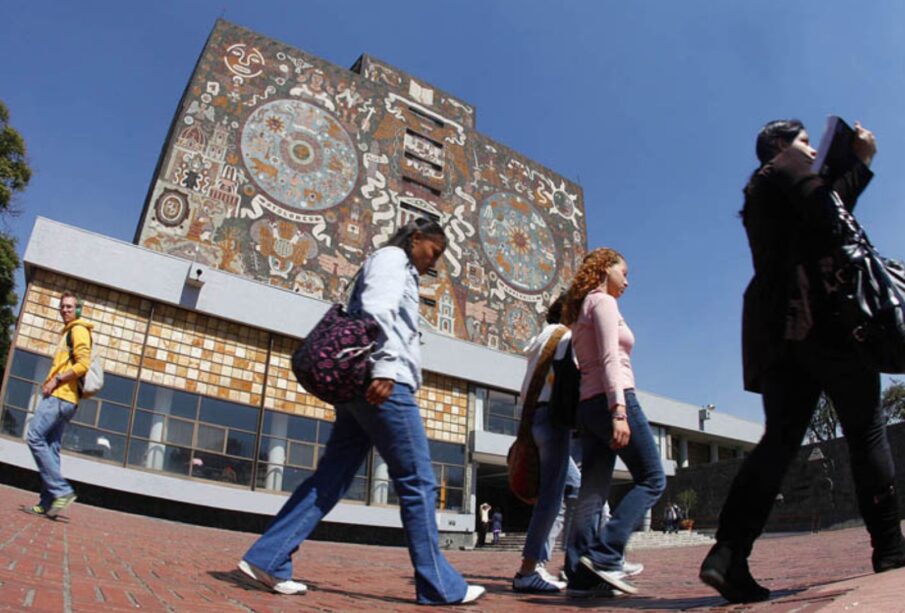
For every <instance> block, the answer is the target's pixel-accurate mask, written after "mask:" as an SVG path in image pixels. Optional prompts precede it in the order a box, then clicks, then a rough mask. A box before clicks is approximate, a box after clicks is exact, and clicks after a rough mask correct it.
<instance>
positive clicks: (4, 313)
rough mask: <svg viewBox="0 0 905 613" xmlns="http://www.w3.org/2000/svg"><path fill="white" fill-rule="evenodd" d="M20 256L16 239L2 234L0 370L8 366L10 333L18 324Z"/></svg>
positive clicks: (0, 245) (0, 242) (0, 259)
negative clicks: (17, 252) (16, 310)
mask: <svg viewBox="0 0 905 613" xmlns="http://www.w3.org/2000/svg"><path fill="white" fill-rule="evenodd" d="M17 268H19V256H17V255H16V239H15V238H13V237H12V236H8V235H6V234H0V371H2V370H3V368H4V367H5V366H6V356H7V355H8V354H9V344H10V334H11V331H12V329H13V326H15V325H16V315H15V313H14V311H13V309H15V308H16V305H17V304H19V297H18V296H16V292H15V291H14V290H15V289H16V278H15V274H16V269H17Z"/></svg>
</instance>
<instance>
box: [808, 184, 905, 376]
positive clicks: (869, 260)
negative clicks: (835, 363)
mask: <svg viewBox="0 0 905 613" xmlns="http://www.w3.org/2000/svg"><path fill="white" fill-rule="evenodd" d="M831 195H832V198H833V202H834V204H835V205H836V212H837V214H838V226H837V228H838V234H839V245H838V248H837V249H836V252H835V253H834V254H833V257H832V258H831V259H830V260H827V261H825V262H826V264H824V265H821V273H822V274H821V276H822V278H823V282H824V288H825V289H826V294H827V298H828V306H829V307H830V313H831V317H832V319H833V322H834V323H835V324H837V325H838V326H839V327H840V328H841V329H842V330H844V332H845V333H846V335H847V336H848V337H849V339H850V340H851V342H852V344H853V345H854V347H855V349H856V351H857V352H858V354H859V356H860V357H861V359H862V360H863V362H864V363H865V364H866V365H867V366H869V367H870V368H872V369H874V370H877V371H879V372H884V373H889V374H903V373H905V265H903V264H902V262H901V261H898V260H890V259H886V258H884V257H882V256H881V255H880V254H879V253H877V250H876V248H875V247H874V246H873V244H871V242H870V239H868V238H867V234H866V233H865V232H864V229H863V228H862V227H861V224H859V223H858V221H857V220H856V219H855V218H854V216H853V215H852V214H851V213H850V212H849V211H848V209H846V208H845V205H844V204H843V202H842V199H841V198H840V197H839V195H838V194H836V192H832V193H831Z"/></svg>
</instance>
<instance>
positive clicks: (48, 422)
mask: <svg viewBox="0 0 905 613" xmlns="http://www.w3.org/2000/svg"><path fill="white" fill-rule="evenodd" d="M81 316H82V305H81V302H80V301H79V299H78V297H77V296H76V295H75V294H73V293H71V292H63V294H62V295H61V296H60V317H61V318H62V319H63V334H62V335H61V336H60V342H59V343H58V344H57V350H56V353H55V354H54V356H53V363H52V364H51V366H50V371H49V372H48V373H47V378H46V379H45V380H44V385H43V387H42V392H43V394H44V398H43V399H42V400H41V402H40V404H38V408H37V410H35V416H34V417H33V418H32V420H31V424H30V425H29V427H28V436H27V437H26V440H27V441H28V447H29V449H31V454H32V455H33V456H34V458H35V464H37V465H38V472H39V473H40V475H41V500H40V502H39V503H38V504H36V505H34V506H33V507H32V508H31V511H32V512H33V513H37V514H39V515H47V516H48V517H56V516H57V515H59V514H60V513H61V512H62V511H63V510H64V509H66V507H68V506H69V505H71V504H72V503H73V502H74V501H75V491H74V490H73V489H72V486H71V485H69V483H68V482H67V481H66V479H64V478H63V473H62V471H61V470H60V441H62V439H63V430H65V428H66V424H68V423H69V420H71V419H72V417H73V415H75V411H76V409H77V408H78V404H79V397H80V389H79V387H80V385H79V384H80V382H81V378H82V377H84V376H85V373H86V372H88V368H89V367H90V365H91V328H93V327H94V324H92V323H91V322H88V321H85V320H84V319H82V318H81Z"/></svg>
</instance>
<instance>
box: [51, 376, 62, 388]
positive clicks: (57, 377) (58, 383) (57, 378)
mask: <svg viewBox="0 0 905 613" xmlns="http://www.w3.org/2000/svg"><path fill="white" fill-rule="evenodd" d="M53 380H54V381H56V382H57V386H59V385H61V384H62V383H63V380H62V379H61V378H60V375H54V377H53Z"/></svg>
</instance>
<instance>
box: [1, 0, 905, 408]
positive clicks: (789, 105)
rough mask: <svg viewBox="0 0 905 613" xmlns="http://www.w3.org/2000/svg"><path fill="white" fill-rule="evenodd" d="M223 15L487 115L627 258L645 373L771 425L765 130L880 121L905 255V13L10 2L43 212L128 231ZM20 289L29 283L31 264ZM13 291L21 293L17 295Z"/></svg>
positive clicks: (16, 100)
mask: <svg viewBox="0 0 905 613" xmlns="http://www.w3.org/2000/svg"><path fill="white" fill-rule="evenodd" d="M220 16H223V17H224V18H226V19H227V20H229V21H232V22H235V23H238V24H240V25H243V26H245V27H248V28H250V29H253V30H256V31H258V32H260V33H262V34H264V35H267V36H270V37H272V38H276V39H278V40H280V41H282V42H285V43H287V44H290V45H293V46H296V47H299V48H301V49H304V50H305V51H307V52H309V53H312V54H314V55H317V56H320V57H322V58H325V59H327V60H329V61H331V62H334V63H336V64H339V65H341V66H346V67H349V66H351V65H352V63H353V62H354V61H355V59H356V58H357V57H358V56H359V55H360V54H361V53H363V52H367V53H369V54H371V55H374V56H375V57H378V58H381V59H383V60H385V61H387V62H389V63H391V64H394V65H396V66H398V67H400V68H402V69H403V70H405V71H407V72H409V73H411V74H413V75H415V76H417V77H420V78H421V79H424V80H426V81H428V82H430V83H432V84H434V85H435V86H437V87H440V88H442V89H444V90H446V91H448V92H450V93H451V94H453V95H455V96H457V97H459V98H461V99H463V100H465V101H467V102H469V103H471V104H473V105H474V106H476V107H477V122H478V123H477V126H478V129H479V130H480V131H482V132H484V133H485V134H487V135H489V136H491V137H492V138H494V139H496V140H499V141H501V142H503V143H505V144H506V145H508V146H510V147H512V148H514V149H516V150H518V151H520V152H522V153H524V154H525V155H527V156H528V157H531V158H533V159H535V160H537V161H539V162H541V163H543V164H545V165H547V166H549V167H551V168H553V169H555V170H557V171H558V172H560V173H562V174H563V175H565V176H567V177H569V178H571V179H573V180H576V181H579V182H580V184H581V185H582V187H583V188H584V194H585V203H586V209H587V220H588V241H589V246H591V247H597V246H611V247H614V248H616V249H618V250H620V251H621V252H623V253H624V254H625V256H626V258H627V260H628V263H629V268H630V276H629V278H630V282H631V286H630V288H629V291H628V293H627V294H626V295H625V296H624V297H623V299H622V303H621V308H622V311H623V314H624V315H625V317H626V319H627V320H628V322H629V324H630V325H631V326H632V328H633V330H634V332H635V335H636V337H637V345H636V348H635V353H634V355H633V363H634V366H635V371H636V372H635V375H636V379H637V382H638V385H639V387H641V388H642V389H644V390H646V391H650V392H654V393H657V394H661V395H666V396H671V397H674V398H677V399H679V400H683V401H686V402H690V403H693V404H697V405H704V404H708V403H713V404H715V405H716V406H717V410H719V411H725V412H727V413H730V414H733V415H737V416H740V417H745V418H749V419H756V420H760V419H761V408H760V397H759V396H756V395H753V394H749V393H746V392H744V391H743V390H742V381H741V358H740V340H739V339H740V324H739V322H740V317H741V296H742V292H743V290H744V287H745V285H746V284H747V283H748V280H749V278H750V275H751V265H750V256H749V253H748V247H747V242H746V240H745V235H744V232H743V229H742V226H741V224H740V222H739V220H738V218H737V216H736V212H737V211H738V209H739V207H740V206H741V188H742V186H743V185H744V183H745V180H746V179H747V177H748V175H749V174H750V173H751V171H752V170H753V168H754V166H755V164H756V161H755V157H754V137H755V134H756V132H757V129H758V128H759V127H760V126H761V125H762V124H763V123H764V122H766V121H767V120H770V119H774V118H779V117H789V116H794V117H798V118H800V119H802V120H803V121H804V122H805V124H806V125H807V126H808V127H809V128H810V132H811V135H812V138H813V139H814V140H815V141H816V140H818V139H819V135H820V133H821V132H822V129H823V125H824V122H825V117H826V115H827V114H830V113H833V114H839V115H842V116H843V117H846V118H847V119H849V121H850V122H851V121H854V120H855V119H860V120H861V121H862V123H863V124H864V125H865V126H866V127H868V128H870V129H872V130H874V131H875V132H876V134H877V140H878V145H879V152H878V154H877V157H876V158H875V160H874V166H873V168H874V170H875V172H876V173H877V176H876V178H875V179H874V183H873V184H872V185H871V186H870V188H869V189H868V191H867V192H866V193H865V195H864V197H863V198H862V199H861V201H860V205H859V209H858V213H859V217H860V219H861V221H862V222H863V223H864V225H865V226H866V227H867V228H868V231H869V233H870V235H871V237H872V239H873V241H874V243H875V244H876V245H877V246H878V247H879V248H880V250H881V252H883V253H884V254H886V255H890V256H898V257H901V256H905V248H903V247H905V245H903V241H902V228H903V227H905V206H903V202H905V198H903V196H905V172H903V170H905V125H903V124H905V118H903V113H902V110H903V109H905V104H903V102H905V101H903V97H905V65H903V64H905V61H903V60H905V44H903V42H902V41H903V37H902V24H903V23H905V4H902V3H900V2H896V1H892V0H890V1H874V2H869V3H866V2H860V3H856V2H838V1H821V2H817V1H807V2H805V1H802V2H793V1H790V0H785V1H774V0H770V1H760V2H741V1H735V0H723V1H716V0H713V1H698V0H685V1H683V2H668V1H665V0H664V1H659V2H654V1H648V2H628V1H626V2H610V1H603V0H587V1H583V2H579V1H571V2H564V1H561V2H555V1H542V0H519V1H506V2H503V1H493V0H475V1H470V0H467V1H460V2H448V1H436V0H432V1H429V2H426V1H424V0H421V1H413V2H408V1H406V2H401V1H391V0H388V1H385V2H373V1H371V2H364V1H362V2H344V1H341V0H332V1H319V0H305V1H284V2H272V1H266V0H258V1H256V2H233V1H227V0H217V1H205V0H193V1H186V0H183V1H180V2H175V1H169V0H160V1H157V2H153V3H150V2H148V3H145V2H143V3H127V2H112V1H110V2H97V1H85V2H64V1H60V2H44V1H41V0H28V1H18V0H0V58H2V59H0V99H2V100H3V101H4V102H5V103H6V104H7V106H8V107H9V108H10V111H11V114H12V124H13V125H14V127H16V128H17V129H18V130H19V131H20V132H21V133H22V134H23V135H24V137H25V138H26V141H27V144H28V148H29V157H30V161H31V165H32V168H33V170H34V177H33V179H32V182H31V185H30V186H29V188H28V190H27V191H26V192H25V193H24V194H23V195H22V196H20V198H19V199H18V202H17V204H18V206H19V208H20V209H22V214H21V215H20V216H18V217H16V218H14V219H11V220H7V222H6V223H7V225H8V227H9V230H10V231H12V232H13V233H14V234H15V235H16V236H17V237H19V240H20V252H21V250H22V249H24V245H25V243H26V241H27V237H28V234H29V232H30V231H31V227H32V225H33V223H34V218H35V216H36V215H43V216H46V217H50V218H53V219H56V220H59V221H62V222H65V223H71V224H74V225H77V226H80V227H82V228H86V229H88V230H92V231H95V232H98V233H101V234H105V235H108V236H113V237H116V238H120V239H124V240H131V239H132V237H133V234H134V232H135V228H136V226H137V224H138V221H139V215H140V212H141V207H142V205H143V203H144V199H145V196H146V192H147V189H148V185H149V182H150V180H151V177H152V175H153V173H154V169H155V165H156V163H157V158H158V156H159V154H160V150H161V147H162V145H163V142H164V139H165V137H166V134H167V130H168V128H169V125H170V122H171V121H172V118H173V114H174V112H175V110H176V105H177V104H178V102H179V99H180V97H181V95H182V92H183V89H184V88H185V86H186V83H187V81H188V78H189V76H190V74H191V72H192V70H193V68H194V64H195V61H196V60H197V57H198V55H199V53H200V52H201V49H202V46H203V45H204V42H205V40H206V38H207V36H208V34H209V32H210V30H211V28H212V27H213V24H214V21H215V20H216V19H217V18H218V17H220ZM20 283H21V277H20ZM20 290H21V287H20Z"/></svg>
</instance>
